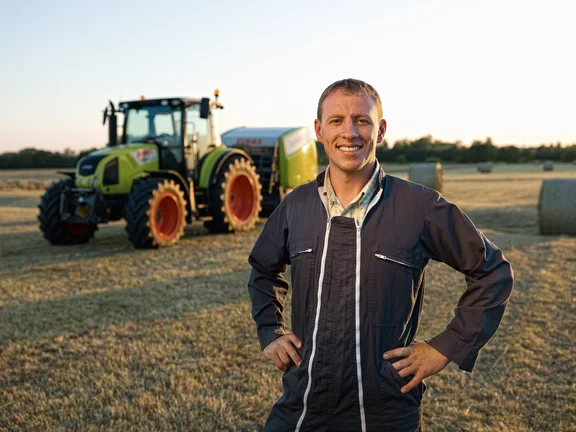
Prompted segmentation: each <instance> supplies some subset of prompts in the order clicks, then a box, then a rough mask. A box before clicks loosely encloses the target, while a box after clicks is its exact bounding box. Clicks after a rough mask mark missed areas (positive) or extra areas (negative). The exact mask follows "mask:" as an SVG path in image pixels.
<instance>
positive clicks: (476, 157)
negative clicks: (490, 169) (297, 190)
mask: <svg viewBox="0 0 576 432" xmlns="http://www.w3.org/2000/svg"><path fill="white" fill-rule="evenodd" d="M317 147H318V155H319V159H320V163H324V164H326V163H328V158H327V157H326V154H325V153H324V148H323V146H322V144H321V143H317ZM376 158H377V159H378V160H379V161H380V162H388V163H413V162H455V163H477V162H487V161H492V162H507V163H526V162H534V161H542V160H552V161H556V162H572V161H574V160H576V144H571V145H568V146H563V145H562V144H561V143H556V144H548V145H546V144H542V145H540V146H538V147H517V146H515V145H504V146H496V145H495V144H494V143H493V141H492V139H491V138H486V140H485V141H480V140H475V141H474V142H473V143H472V145H470V146H465V145H464V144H463V143H462V142H461V141H456V142H446V141H440V140H435V139H434V138H432V136H430V135H426V136H423V137H421V138H417V139H415V140H413V141H411V140H408V139H401V140H397V141H396V142H395V143H394V145H393V146H390V145H389V144H388V142H387V141H386V140H384V141H383V142H382V143H381V144H380V145H379V146H378V147H376Z"/></svg>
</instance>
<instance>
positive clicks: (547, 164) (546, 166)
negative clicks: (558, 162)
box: [542, 161, 554, 171]
mask: <svg viewBox="0 0 576 432" xmlns="http://www.w3.org/2000/svg"><path fill="white" fill-rule="evenodd" d="M542 168H544V171H554V162H552V161H544V163H543V164H542Z"/></svg>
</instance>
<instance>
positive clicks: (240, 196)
mask: <svg viewBox="0 0 576 432" xmlns="http://www.w3.org/2000/svg"><path fill="white" fill-rule="evenodd" d="M226 204H227V206H228V208H229V209H230V214H231V216H232V217H233V218H234V219H235V220H236V221H237V222H245V221H247V220H248V219H249V218H250V216H251V215H252V213H253V211H254V205H255V204H256V200H255V199H254V182H253V181H252V179H251V178H250V177H249V176H247V175H246V174H239V175H237V176H236V177H234V178H233V179H232V181H231V182H230V187H229V188H228V193H227V194H226Z"/></svg>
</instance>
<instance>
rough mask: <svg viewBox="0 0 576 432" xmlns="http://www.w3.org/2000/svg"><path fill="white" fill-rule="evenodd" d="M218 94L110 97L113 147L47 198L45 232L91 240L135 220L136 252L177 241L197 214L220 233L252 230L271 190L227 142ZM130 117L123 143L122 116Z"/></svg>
mask: <svg viewBox="0 0 576 432" xmlns="http://www.w3.org/2000/svg"><path fill="white" fill-rule="evenodd" d="M214 96H215V97H214V99H213V100H210V99H209V98H202V99H186V98H163V99H150V100H147V99H141V100H135V101H129V102H121V103H120V104H119V107H118V109H116V107H115V106H114V104H113V103H112V102H110V106H109V108H107V109H105V110H104V123H106V121H108V131H109V143H108V146H107V147H106V148H104V149H102V150H98V151H95V152H93V153H91V154H89V155H88V156H86V157H84V158H82V159H81V160H80V161H79V162H78V165H77V167H76V171H74V172H61V173H62V174H65V175H67V176H68V177H69V178H67V179H65V180H62V181H60V182H58V183H55V184H53V185H52V186H50V187H49V188H48V189H47V190H46V192H45V193H44V195H43V196H42V200H41V202H40V205H39V208H40V213H39V216H38V219H39V221H40V229H41V230H42V232H43V234H44V237H45V238H46V239H47V240H48V241H49V242H50V243H52V244H56V245H65V244H78V243H86V242H88V241H89V240H90V239H91V238H92V237H93V236H94V232H95V231H96V230H97V227H98V225H99V224H104V223H108V222H110V221H116V220H119V219H122V218H125V219H126V231H127V232H128V238H129V239H130V241H131V242H132V243H133V244H134V246H135V247H137V248H154V247H165V246H170V245H172V244H174V243H176V242H177V241H178V239H180V237H181V236H182V235H183V233H184V226H185V225H186V224H187V223H191V222H192V220H193V219H194V218H195V219H197V220H201V221H203V222H204V225H205V227H206V228H207V229H208V230H209V231H210V232H213V233H228V232H235V231H248V230H251V229H253V228H254V226H255V224H256V221H257V220H258V214H259V212H260V211H261V203H262V192H261V190H262V186H261V184H260V180H259V175H258V173H257V171H256V167H255V166H254V163H253V159H252V158H251V156H250V155H249V154H248V153H247V152H246V151H243V150H242V149H238V148H228V147H226V146H224V145H222V142H221V137H220V135H219V134H218V132H217V130H216V124H215V123H216V122H215V113H216V111H217V110H218V109H221V108H223V107H222V105H221V104H220V102H219V101H218V92H217V91H216V92H215V94H214ZM118 113H120V114H123V115H124V123H123V128H122V135H121V137H120V140H118V136H117V135H118V134H117V115H118Z"/></svg>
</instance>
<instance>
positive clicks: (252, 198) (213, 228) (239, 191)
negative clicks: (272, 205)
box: [204, 156, 262, 233]
mask: <svg viewBox="0 0 576 432" xmlns="http://www.w3.org/2000/svg"><path fill="white" fill-rule="evenodd" d="M209 197H210V204H209V208H210V215H211V216H212V220H211V221H206V222H204V226H205V227H206V228H207V229H208V231H210V232H211V233H230V232H240V231H250V230H252V229H254V227H255V225H256V222H257V221H258V214H259V213H260V211H261V210H262V207H261V205H262V185H261V184H260V176H259V175H258V174H257V173H256V168H255V167H254V166H253V165H252V164H251V163H250V162H249V161H248V160H247V159H246V158H245V157H242V156H233V157H231V158H230V159H229V160H228V161H226V162H225V163H224V165H223V166H222V168H221V169H220V171H219V172H218V174H217V177H216V182H215V184H214V185H212V187H211V189H210V191H209Z"/></svg>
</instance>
